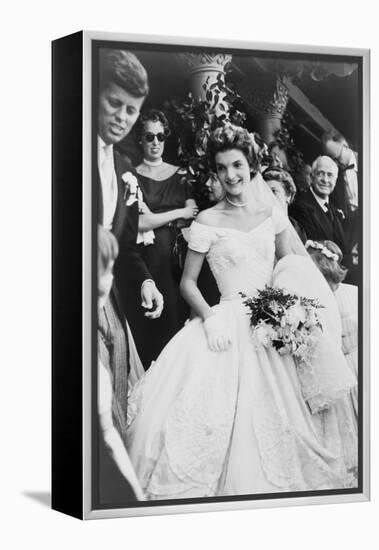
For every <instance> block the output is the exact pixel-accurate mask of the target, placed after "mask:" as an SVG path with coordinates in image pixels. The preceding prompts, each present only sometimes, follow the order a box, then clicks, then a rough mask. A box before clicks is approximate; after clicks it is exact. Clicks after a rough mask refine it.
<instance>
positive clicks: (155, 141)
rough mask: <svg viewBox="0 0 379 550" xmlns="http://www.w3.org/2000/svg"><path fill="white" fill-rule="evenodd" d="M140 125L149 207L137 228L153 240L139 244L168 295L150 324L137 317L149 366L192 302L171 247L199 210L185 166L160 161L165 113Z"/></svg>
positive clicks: (142, 174)
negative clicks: (181, 285)
mask: <svg viewBox="0 0 379 550" xmlns="http://www.w3.org/2000/svg"><path fill="white" fill-rule="evenodd" d="M139 128H140V144H141V145H142V149H143V154H144V159H143V161H142V163H141V164H140V165H139V166H137V172H138V174H139V177H138V182H139V185H140V187H141V190H142V193H143V196H144V202H145V204H146V206H147V208H146V209H144V211H143V213H142V214H141V215H140V217H139V230H140V231H141V232H143V231H149V230H153V231H154V241H153V242H152V243H151V244H148V245H145V246H144V245H140V246H141V247H143V254H144V256H145V261H146V264H147V265H148V268H149V270H150V273H151V274H152V276H153V277H154V281H155V282H156V284H157V286H158V287H159V288H160V289H161V292H162V294H163V297H164V311H163V313H162V315H161V317H160V318H159V319H155V320H154V323H151V322H150V323H146V320H145V319H144V318H143V317H142V316H141V317H139V318H138V330H136V331H135V332H136V335H135V336H136V340H137V342H138V343H140V345H139V352H140V355H141V360H142V362H143V364H144V366H145V368H148V367H149V366H150V364H151V361H153V360H154V359H156V357H157V356H158V355H159V353H160V352H161V350H162V349H163V347H164V346H165V345H166V344H167V342H168V341H169V340H170V339H171V338H172V337H173V336H174V334H176V332H178V330H179V329H180V328H181V327H182V326H183V324H184V322H185V320H186V319H187V317H188V315H189V311H188V306H187V304H186V303H185V302H184V300H183V298H182V297H181V296H180V293H179V279H180V276H179V277H178V274H177V272H176V267H177V266H176V262H175V255H174V252H173V251H174V248H175V245H176V243H177V238H178V235H179V234H180V228H181V227H184V226H185V225H189V223H190V220H193V219H194V218H195V217H196V215H197V213H198V208H197V205H196V202H195V200H194V199H193V195H192V190H191V188H190V186H189V184H188V183H187V182H186V179H185V177H184V175H185V174H184V173H183V170H180V169H179V167H178V166H174V165H172V164H169V163H167V162H164V161H163V159H162V155H163V152H164V146H165V141H166V139H167V137H168V136H169V134H170V129H169V125H168V121H167V118H166V116H165V115H164V113H162V112H161V111H158V110H156V109H152V110H151V111H149V112H148V113H147V114H145V115H143V116H142V117H141V119H140V125H139ZM144 208H145V207H144ZM147 335H148V338H149V340H148V345H146V336H147Z"/></svg>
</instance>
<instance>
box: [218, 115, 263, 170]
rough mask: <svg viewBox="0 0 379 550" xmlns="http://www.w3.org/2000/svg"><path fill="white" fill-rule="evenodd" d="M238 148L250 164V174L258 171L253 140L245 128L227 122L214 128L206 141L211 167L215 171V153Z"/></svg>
mask: <svg viewBox="0 0 379 550" xmlns="http://www.w3.org/2000/svg"><path fill="white" fill-rule="evenodd" d="M231 149H238V150H239V151H241V153H243V154H244V156H245V158H246V160H247V162H248V163H249V166H250V171H251V174H252V176H253V175H255V174H256V173H257V171H258V166H259V163H258V157H257V155H256V153H255V150H254V146H253V141H252V139H251V137H250V134H249V132H248V131H247V130H246V128H241V127H240V126H235V125H234V124H227V125H225V126H222V127H220V128H216V130H214V131H213V132H212V133H211V135H210V136H209V139H208V143H207V155H208V159H209V162H210V165H211V169H212V170H213V171H214V172H216V163H215V157H216V154H217V153H222V152H224V151H230V150H231Z"/></svg>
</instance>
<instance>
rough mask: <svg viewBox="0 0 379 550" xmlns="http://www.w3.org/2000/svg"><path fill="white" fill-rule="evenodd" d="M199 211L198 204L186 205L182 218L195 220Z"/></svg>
mask: <svg viewBox="0 0 379 550" xmlns="http://www.w3.org/2000/svg"><path fill="white" fill-rule="evenodd" d="M198 213H199V208H198V207H197V206H185V207H184V208H183V209H182V218H183V219H185V220H193V219H194V218H196V216H197V215H198Z"/></svg>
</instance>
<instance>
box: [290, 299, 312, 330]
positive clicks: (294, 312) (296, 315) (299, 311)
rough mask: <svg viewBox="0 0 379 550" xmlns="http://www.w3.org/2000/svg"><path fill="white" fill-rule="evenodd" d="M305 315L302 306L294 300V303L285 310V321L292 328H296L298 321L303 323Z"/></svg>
mask: <svg viewBox="0 0 379 550" xmlns="http://www.w3.org/2000/svg"><path fill="white" fill-rule="evenodd" d="M306 317H307V315H306V312H305V310H304V307H303V306H302V305H301V304H300V303H299V302H296V304H295V305H293V306H291V307H289V308H288V309H287V312H286V319H287V323H288V324H290V325H291V326H292V327H294V328H297V327H298V326H299V324H300V323H305V320H306Z"/></svg>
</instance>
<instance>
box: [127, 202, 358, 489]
mask: <svg viewBox="0 0 379 550" xmlns="http://www.w3.org/2000/svg"><path fill="white" fill-rule="evenodd" d="M287 223H288V219H287V218H286V217H285V216H284V215H283V214H282V213H281V212H280V211H279V210H278V208H277V207H274V208H273V210H272V215H270V216H269V217H268V218H266V220H265V221H264V222H263V223H261V224H260V225H259V226H257V227H255V228H254V229H252V230H251V231H249V232H248V233H244V232H241V231H238V230H235V229H230V228H215V227H209V226H205V225H202V224H199V223H197V222H193V224H192V226H191V230H190V235H189V243H188V244H189V247H190V248H191V249H192V250H195V251H198V252H203V253H206V254H207V259H208V262H209V264H210V267H211V269H212V272H213V274H214V276H215V278H216V281H217V284H218V287H219V290H220V293H221V296H222V298H221V302H220V304H219V305H217V306H215V308H214V309H215V311H216V312H217V315H220V316H223V317H224V319H225V321H226V322H227V323H228V326H229V327H230V330H231V334H232V345H231V347H230V348H229V349H228V350H227V351H224V352H214V351H211V350H210V349H209V348H208V345H207V340H206V336H205V333H204V329H203V326H202V321H201V320H200V319H199V318H196V319H194V320H192V321H190V322H188V323H187V324H186V326H185V327H184V328H183V329H182V330H181V331H180V332H179V333H177V334H176V335H175V337H174V338H173V339H172V340H171V341H170V342H169V343H168V345H167V346H166V347H165V349H164V350H163V351H162V353H161V354H160V356H159V357H158V359H157V361H156V362H155V363H153V365H152V366H151V368H150V369H149V370H148V371H147V372H146V374H145V375H144V377H143V378H142V379H141V380H140V381H139V382H138V383H137V385H136V386H135V388H134V390H133V392H132V393H131V395H130V399H129V428H128V452H129V455H130V458H131V461H132V463H133V466H134V468H135V471H136V473H137V477H138V479H139V481H140V483H141V486H142V488H143V490H144V492H145V494H146V497H147V498H148V499H173V498H189V497H207V496H208V497H209V496H214V495H244V494H245V495H246V494H264V493H277V492H285V491H306V490H315V489H336V488H344V487H348V486H350V487H351V486H354V484H355V483H356V482H355V478H354V476H352V474H351V472H353V471H355V469H356V466H357V449H356V430H355V428H354V425H353V422H354V421H353V416H352V413H351V409H349V406H348V405H346V403H347V400H346V399H345V398H344V397H341V399H338V400H337V401H336V405H332V406H330V407H329V408H328V410H326V411H323V412H321V413H316V414H312V413H311V412H310V408H309V406H308V404H307V403H306V401H305V399H304V397H303V395H302V391H301V387H300V384H299V378H298V374H297V370H296V366H295V362H294V360H293V358H292V356H290V355H287V356H280V355H279V354H278V353H277V352H276V351H275V350H273V349H265V348H260V349H257V348H256V346H255V344H254V342H253V339H252V333H251V328H250V326H249V317H248V315H247V310H246V309H245V306H243V304H242V301H241V299H240V297H239V292H241V291H243V292H244V293H245V294H247V295H253V294H254V293H255V292H256V290H257V289H260V288H263V287H264V286H265V285H266V284H272V283H273V270H274V262H275V245H274V241H275V234H276V233H279V232H281V231H282V230H283V229H284V228H285V226H286V224H287ZM303 260H305V261H310V260H308V259H307V258H303ZM303 275H304V274H303ZM147 337H148V336H147ZM147 345H148V341H147ZM335 348H336V353H337V356H338V357H339V355H338V354H341V352H340V351H339V347H338V343H337V344H336V345H335ZM341 360H342V361H343V355H342V354H341ZM343 368H345V367H343Z"/></svg>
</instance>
